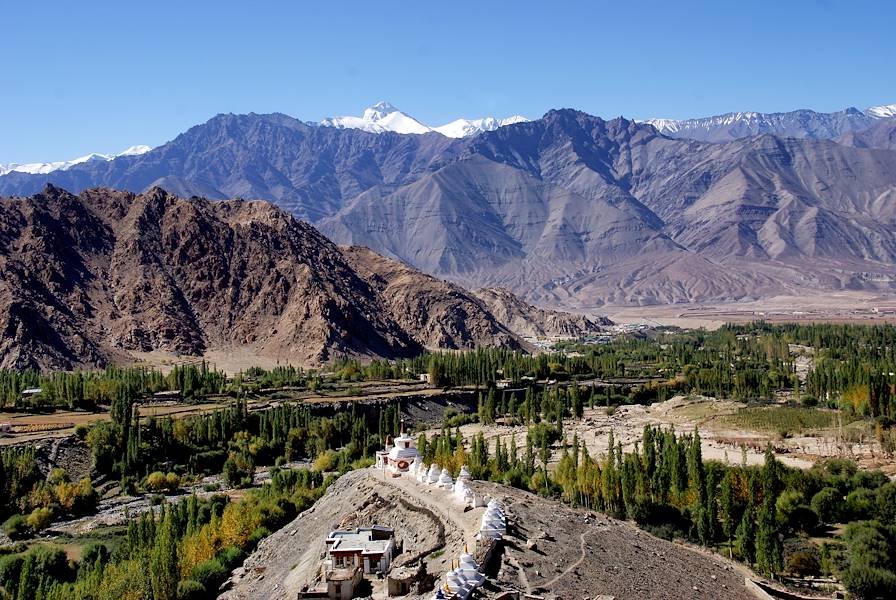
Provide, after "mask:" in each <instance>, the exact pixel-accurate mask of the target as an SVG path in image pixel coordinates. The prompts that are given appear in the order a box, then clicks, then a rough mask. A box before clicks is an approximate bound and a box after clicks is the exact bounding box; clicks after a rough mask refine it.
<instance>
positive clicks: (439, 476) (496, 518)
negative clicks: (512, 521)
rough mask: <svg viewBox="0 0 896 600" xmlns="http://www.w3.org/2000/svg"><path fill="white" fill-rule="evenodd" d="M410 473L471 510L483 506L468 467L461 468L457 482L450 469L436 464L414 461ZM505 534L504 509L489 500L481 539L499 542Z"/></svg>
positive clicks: (483, 519)
mask: <svg viewBox="0 0 896 600" xmlns="http://www.w3.org/2000/svg"><path fill="white" fill-rule="evenodd" d="M410 472H411V475H413V476H414V477H415V478H416V479H417V481H418V482H420V483H423V484H426V485H431V486H435V487H437V488H440V489H443V490H446V491H449V492H452V493H453V494H454V498H455V499H456V500H457V501H458V502H460V503H461V504H463V505H464V506H469V507H471V508H476V507H477V506H482V498H481V497H480V496H477V494H476V493H475V492H474V491H473V488H471V487H470V480H471V479H472V476H471V475H470V469H469V468H468V467H467V465H464V466H462V467H461V468H460V473H458V475H457V481H455V480H453V479H452V478H451V473H449V472H448V469H439V465H437V464H435V463H433V464H431V465H429V466H428V467H427V466H426V464H424V463H423V462H420V461H418V460H414V462H412V463H411V468H410ZM505 533H507V519H506V517H505V516H504V509H503V508H502V507H501V504H500V503H499V502H498V501H497V500H494V499H492V500H489V501H488V504H486V506H485V512H484V513H483V515H482V523H481V526H480V528H479V539H483V538H491V539H498V540H499V539H501V538H502V537H503V536H504V534H505Z"/></svg>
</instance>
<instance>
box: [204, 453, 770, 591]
mask: <svg viewBox="0 0 896 600" xmlns="http://www.w3.org/2000/svg"><path fill="white" fill-rule="evenodd" d="M472 485H473V487H474V489H475V490H476V491H477V492H478V493H483V494H485V495H488V496H491V497H493V498H496V499H498V500H499V501H500V502H501V503H503V505H504V507H505V510H506V513H507V515H508V527H509V529H510V531H509V533H508V535H507V536H506V537H505V541H504V544H503V546H502V547H501V548H500V550H499V551H498V552H497V553H496V554H495V555H494V556H493V561H492V563H493V564H492V565H491V566H490V568H489V569H488V570H487V573H488V575H489V584H488V585H487V586H486V587H485V588H483V591H485V593H486V595H487V596H493V595H496V594H497V593H499V592H500V591H503V590H518V591H520V592H522V593H529V594H533V595H538V596H543V597H545V598H586V597H589V598H596V597H600V596H601V595H604V596H608V597H613V598H616V599H618V600H647V599H652V598H655V599H657V600H659V599H662V600H678V599H682V600H684V599H689V600H690V599H701V598H705V599H717V598H726V599H730V600H741V599H743V600H747V599H753V598H755V596H753V595H752V593H751V592H750V591H749V590H747V588H746V587H745V586H744V576H743V574H742V573H741V572H740V571H739V570H737V569H736V568H735V567H733V566H732V565H731V564H730V563H728V562H726V561H724V560H723V559H720V558H718V557H715V556H710V555H706V554H702V553H700V552H696V551H693V550H690V549H688V548H684V547H682V546H677V545H675V544H672V543H670V542H666V541H664V540H660V539H657V538H654V537H652V536H650V535H649V534H647V533H644V532H642V531H639V530H638V529H637V528H635V527H634V526H633V525H631V524H628V523H625V522H621V521H616V520H614V519H610V518H608V517H606V516H604V515H601V514H597V513H594V512H592V511H586V510H580V509H574V508H571V507H568V506H566V505H564V504H561V503H559V502H557V501H553V500H548V499H545V498H541V497H538V496H535V495H533V494H530V493H527V492H523V491H520V490H516V489H513V488H508V487H505V486H501V485H497V484H492V483H487V482H480V481H474V482H473V484H472ZM482 511H483V509H482V508H477V509H473V510H467V511H464V510H463V509H462V508H461V506H460V505H459V504H458V503H456V502H455V501H454V499H453V496H452V495H451V494H450V493H449V492H445V491H443V490H439V489H433V488H432V487H427V486H424V485H422V484H418V483H417V482H416V480H414V479H413V478H412V477H410V476H408V475H405V476H403V477H399V478H394V479H393V478H384V477H383V474H382V473H380V472H378V471H376V470H373V469H364V470H359V471H354V472H352V473H349V474H347V475H345V476H343V477H342V478H340V479H339V480H338V481H337V482H336V483H334V484H333V485H332V486H331V488H330V489H329V490H328V491H327V493H326V494H325V495H324V497H323V498H322V499H321V500H320V501H319V502H318V503H317V504H315V506H313V507H312V508H310V509H309V510H307V511H305V512H304V513H302V514H301V515H299V516H298V517H297V518H296V519H295V520H294V521H293V522H292V523H290V524H289V525H287V526H286V527H284V528H283V529H281V530H280V531H278V532H276V533H274V534H273V535H272V536H270V537H269V538H267V539H265V540H264V541H263V542H262V543H261V544H260V545H259V547H258V549H257V550H256V551H255V553H253V554H252V555H251V556H250V557H249V558H248V559H247V560H246V563H245V564H244V566H243V567H241V568H239V569H237V570H236V571H235V572H234V576H233V577H232V586H231V587H230V589H228V591H226V592H225V593H223V594H222V596H220V597H221V598H223V599H227V600H237V599H248V598H270V599H277V598H289V599H293V598H295V597H296V593H297V592H298V590H299V589H300V588H301V587H302V585H303V584H305V583H308V582H309V581H311V580H312V579H313V577H314V574H315V573H316V572H317V570H318V569H319V566H320V559H321V557H322V556H323V552H324V538H325V537H326V534H327V533H328V531H330V530H332V529H334V528H336V527H343V526H348V527H354V526H358V525H370V524H382V525H388V526H392V527H394V528H395V531H396V536H397V537H398V538H400V539H402V540H403V542H404V552H403V554H401V555H400V556H399V557H397V558H396V561H395V564H396V565H400V564H405V563H407V564H409V563H411V562H414V561H416V560H417V558H418V557H420V556H424V557H426V561H427V569H428V571H429V572H430V573H434V574H440V575H441V574H444V573H445V571H446V570H447V569H448V567H449V561H451V560H452V559H456V557H457V556H458V554H459V553H460V552H461V551H462V550H463V547H464V545H472V544H473V542H474V538H475V535H476V532H477V529H478V523H479V520H480V517H481V514H482ZM527 540H528V541H530V542H534V547H532V548H531V549H530V548H529V547H528V546H529V545H531V543H530V544H529V545H527ZM376 593H377V589H376V587H375V588H374V596H375V597H376ZM430 596H431V593H427V594H424V596H423V597H427V598H428V597H430Z"/></svg>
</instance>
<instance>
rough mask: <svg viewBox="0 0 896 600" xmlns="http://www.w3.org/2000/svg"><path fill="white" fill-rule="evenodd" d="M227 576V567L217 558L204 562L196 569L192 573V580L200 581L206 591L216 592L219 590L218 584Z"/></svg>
mask: <svg viewBox="0 0 896 600" xmlns="http://www.w3.org/2000/svg"><path fill="white" fill-rule="evenodd" d="M226 576H227V567H225V566H224V565H223V564H221V562H220V561H219V560H218V559H216V558H210V559H209V560H204V561H202V562H201V563H199V564H198V565H196V566H195V567H193V572H192V573H190V578H191V579H194V580H196V581H198V582H199V583H200V584H201V585H202V587H203V588H204V589H206V590H214V589H217V588H218V583H219V582H220V581H222V580H223V579H224V578H225V577H226Z"/></svg>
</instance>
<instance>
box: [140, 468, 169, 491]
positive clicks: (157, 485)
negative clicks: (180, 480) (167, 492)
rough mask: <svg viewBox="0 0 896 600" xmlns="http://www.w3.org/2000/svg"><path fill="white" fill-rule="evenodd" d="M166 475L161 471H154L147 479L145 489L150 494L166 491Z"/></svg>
mask: <svg viewBox="0 0 896 600" xmlns="http://www.w3.org/2000/svg"><path fill="white" fill-rule="evenodd" d="M166 485H167V484H166V482H165V474H164V473H162V472H161V471H153V472H152V473H150V474H149V475H147V477H146V483H144V487H145V488H146V489H147V491H150V492H161V491H163V490H164V489H165V486H166Z"/></svg>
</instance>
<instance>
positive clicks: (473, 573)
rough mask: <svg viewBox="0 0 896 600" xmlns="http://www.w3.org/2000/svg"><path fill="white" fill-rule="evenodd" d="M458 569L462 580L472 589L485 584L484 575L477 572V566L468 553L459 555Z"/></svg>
mask: <svg viewBox="0 0 896 600" xmlns="http://www.w3.org/2000/svg"><path fill="white" fill-rule="evenodd" d="M458 569H460V571H461V572H462V573H463V576H464V579H466V580H467V582H468V583H472V584H473V586H474V587H479V586H480V585H482V584H483V583H484V582H485V575H483V574H482V573H480V572H479V565H477V564H476V560H475V559H474V558H473V555H472V554H470V553H469V552H462V553H461V555H460V565H459V566H458Z"/></svg>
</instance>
